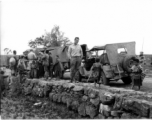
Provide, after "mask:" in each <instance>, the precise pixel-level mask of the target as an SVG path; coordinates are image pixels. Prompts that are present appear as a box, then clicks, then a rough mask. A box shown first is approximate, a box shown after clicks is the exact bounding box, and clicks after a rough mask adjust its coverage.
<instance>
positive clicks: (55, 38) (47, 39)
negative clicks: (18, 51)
mask: <svg viewBox="0 0 152 120" xmlns="http://www.w3.org/2000/svg"><path fill="white" fill-rule="evenodd" d="M69 44H71V42H70V40H69V39H68V38H67V37H64V33H63V32H62V31H60V28H59V26H54V27H53V29H52V30H51V32H47V31H45V35H42V36H41V37H37V38H36V39H35V40H31V41H30V42H29V46H30V47H32V48H37V47H38V46H40V45H42V46H44V47H55V46H64V45H69Z"/></svg>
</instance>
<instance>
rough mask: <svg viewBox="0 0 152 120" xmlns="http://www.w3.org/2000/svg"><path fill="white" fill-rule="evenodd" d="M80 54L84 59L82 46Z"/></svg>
mask: <svg viewBox="0 0 152 120" xmlns="http://www.w3.org/2000/svg"><path fill="white" fill-rule="evenodd" d="M80 53H81V58H83V51H82V48H81V46H80Z"/></svg>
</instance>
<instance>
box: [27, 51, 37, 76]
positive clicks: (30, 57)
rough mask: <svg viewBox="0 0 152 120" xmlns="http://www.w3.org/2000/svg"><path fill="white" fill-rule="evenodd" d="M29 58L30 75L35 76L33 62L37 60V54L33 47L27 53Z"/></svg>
mask: <svg viewBox="0 0 152 120" xmlns="http://www.w3.org/2000/svg"><path fill="white" fill-rule="evenodd" d="M27 57H28V60H29V69H30V77H31V78H33V77H34V76H33V75H32V73H33V72H34V71H33V70H34V69H33V68H32V67H33V63H35V62H36V59H37V57H36V54H35V53H34V51H33V49H31V50H30V52H29V54H28V55H27Z"/></svg>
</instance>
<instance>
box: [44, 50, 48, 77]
mask: <svg viewBox="0 0 152 120" xmlns="http://www.w3.org/2000/svg"><path fill="white" fill-rule="evenodd" d="M42 60H43V66H44V72H45V73H44V77H45V78H46V80H47V79H48V77H49V55H48V54H47V51H46V50H45V51H44V54H43V57H42Z"/></svg>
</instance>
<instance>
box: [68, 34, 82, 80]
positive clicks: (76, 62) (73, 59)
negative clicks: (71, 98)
mask: <svg viewBox="0 0 152 120" xmlns="http://www.w3.org/2000/svg"><path fill="white" fill-rule="evenodd" d="M78 43H79V37H75V39H74V44H72V45H70V46H69V49H68V54H69V58H70V67H71V82H73V80H74V76H75V73H76V72H77V71H78V69H79V67H80V65H81V59H82V57H83V52H82V48H81V46H80V45H79V44H78Z"/></svg>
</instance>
